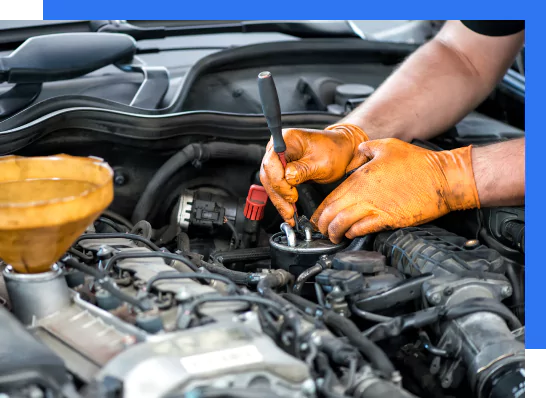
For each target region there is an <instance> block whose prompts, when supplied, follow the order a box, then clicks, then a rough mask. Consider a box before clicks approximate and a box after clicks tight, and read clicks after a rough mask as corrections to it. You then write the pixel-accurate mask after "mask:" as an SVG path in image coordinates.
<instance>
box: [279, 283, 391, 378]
mask: <svg viewBox="0 0 546 398" xmlns="http://www.w3.org/2000/svg"><path fill="white" fill-rule="evenodd" d="M283 297H285V298H286V299H287V300H288V301H290V302H291V303H293V304H295V305H296V306H298V307H300V308H301V309H302V310H304V311H305V310H306V309H311V310H312V312H317V311H318V309H319V307H318V306H317V305H316V304H315V303H312V302H311V301H309V300H306V299H304V298H303V297H301V296H297V295H295V294H291V293H287V294H285V295H283ZM306 312H307V311H306ZM323 320H324V323H325V324H326V325H328V326H329V327H330V328H332V329H335V330H338V331H340V332H341V333H343V334H344V335H345V336H347V338H348V340H349V342H350V343H351V344H353V345H354V346H355V347H356V348H357V349H358V351H360V352H361V354H362V355H364V357H366V358H368V360H369V361H370V362H371V363H372V365H373V366H374V367H375V368H376V369H377V370H380V371H381V372H383V373H384V374H385V376H387V377H389V378H390V377H391V376H392V374H393V373H394V371H395V369H394V365H393V364H392V362H391V361H390V359H389V358H388V357H387V355H386V354H385V353H384V352H383V350H381V348H379V347H378V346H377V345H376V344H375V343H374V342H372V341H371V340H370V339H368V338H367V337H365V336H364V335H362V333H360V330H358V328H357V327H356V325H355V324H354V323H353V322H351V321H350V320H349V319H347V318H344V317H342V316H341V315H339V314H336V313H335V312H333V311H330V310H325V311H324V313H323Z"/></svg>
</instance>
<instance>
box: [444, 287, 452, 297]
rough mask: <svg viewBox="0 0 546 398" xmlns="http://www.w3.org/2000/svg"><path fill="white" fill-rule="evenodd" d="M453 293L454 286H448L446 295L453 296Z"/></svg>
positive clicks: (445, 291)
mask: <svg viewBox="0 0 546 398" xmlns="http://www.w3.org/2000/svg"><path fill="white" fill-rule="evenodd" d="M452 294H453V288H451V287H447V288H446V289H445V290H444V295H445V296H451V295H452Z"/></svg>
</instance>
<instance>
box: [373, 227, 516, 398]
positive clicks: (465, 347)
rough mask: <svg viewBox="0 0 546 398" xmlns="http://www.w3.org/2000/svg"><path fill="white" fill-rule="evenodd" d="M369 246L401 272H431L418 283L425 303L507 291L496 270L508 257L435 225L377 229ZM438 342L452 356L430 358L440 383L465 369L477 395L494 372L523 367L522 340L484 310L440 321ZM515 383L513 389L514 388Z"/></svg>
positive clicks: (449, 383) (453, 380) (448, 383)
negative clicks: (429, 276)
mask: <svg viewBox="0 0 546 398" xmlns="http://www.w3.org/2000/svg"><path fill="white" fill-rule="evenodd" d="M374 246H375V248H376V249H378V250H379V251H380V252H381V253H383V254H384V255H385V256H387V259H388V260H389V261H390V262H391V265H392V266H394V267H397V268H398V269H399V270H400V271H402V272H404V273H405V274H406V275H413V276H416V275H422V274H424V273H431V274H432V275H433V278H431V279H428V280H426V281H425V282H424V283H423V284H422V287H421V294H422V296H423V298H424V299H425V301H426V302H427V303H428V304H429V305H431V306H437V305H444V306H448V307H450V306H454V305H457V304H460V303H462V302H464V301H466V300H469V299H473V298H488V299H494V300H497V301H499V302H501V301H502V300H504V299H506V298H508V297H510V296H511V295H512V286H511V284H510V282H509V281H508V279H507V278H506V277H505V276H504V275H503V274H502V273H503V272H504V271H505V269H506V264H507V262H508V261H510V260H508V259H506V258H504V257H502V256H501V255H500V254H499V253H498V252H496V251H495V250H492V249H489V248H487V247H485V246H482V245H480V244H479V242H477V241H472V242H468V241H467V240H466V239H465V238H462V237H458V236H456V235H454V234H451V233H449V232H447V231H444V230H442V229H440V228H437V227H433V226H423V227H419V228H404V229H402V230H399V231H395V232H389V233H382V234H380V235H379V236H378V237H377V239H376V241H375V243H374ZM438 347H439V348H441V349H445V350H446V351H447V352H450V353H451V354H452V355H453V358H441V357H436V358H435V360H434V361H433V363H432V365H431V372H432V373H433V374H436V375H438V376H439V378H440V380H441V384H442V387H444V388H450V387H457V385H458V384H459V382H460V381H461V378H462V373H463V372H464V371H465V370H466V374H467V375H468V378H469V380H470V383H471V386H472V388H473V390H474V392H475V395H476V396H477V397H478V398H489V396H485V395H484V391H485V390H487V389H488V388H490V387H491V383H492V380H495V381H498V378H499V377H500V376H499V372H500V373H503V372H505V371H511V370H513V369H514V367H516V368H521V369H524V367H525V365H524V355H525V346H524V344H523V342H521V341H520V340H519V339H518V338H517V336H516V335H515V334H514V333H512V331H511V330H510V328H509V327H508V325H507V323H506V321H505V320H504V319H502V318H501V317H500V316H499V315H496V314H493V313H490V312H485V311H484V312H476V313H473V314H471V315H466V316H463V317H461V318H458V319H454V320H451V321H448V322H445V323H444V324H443V325H442V331H441V337H440V341H439V343H438ZM514 380H515V379H514ZM516 387H517V386H514V388H515V390H514V391H519V389H518V388H516ZM514 396H517V394H516V395H514Z"/></svg>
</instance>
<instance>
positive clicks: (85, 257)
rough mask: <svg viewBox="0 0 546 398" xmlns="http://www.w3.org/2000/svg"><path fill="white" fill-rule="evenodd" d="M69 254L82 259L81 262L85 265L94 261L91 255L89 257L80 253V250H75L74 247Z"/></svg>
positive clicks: (69, 250)
mask: <svg viewBox="0 0 546 398" xmlns="http://www.w3.org/2000/svg"><path fill="white" fill-rule="evenodd" d="M68 252H69V253H70V254H73V255H74V256H76V257H78V258H80V259H81V260H83V262H84V263H87V262H90V261H93V256H92V255H90V256H88V255H87V254H85V253H83V252H81V251H79V250H76V249H74V248H73V247H71V248H70V249H68Z"/></svg>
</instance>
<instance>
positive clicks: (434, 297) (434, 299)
mask: <svg viewBox="0 0 546 398" xmlns="http://www.w3.org/2000/svg"><path fill="white" fill-rule="evenodd" d="M441 300H442V298H441V297H440V295H439V294H438V293H434V294H433V295H432V296H430V301H431V302H433V303H434V304H438V303H439V302H440V301H441Z"/></svg>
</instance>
